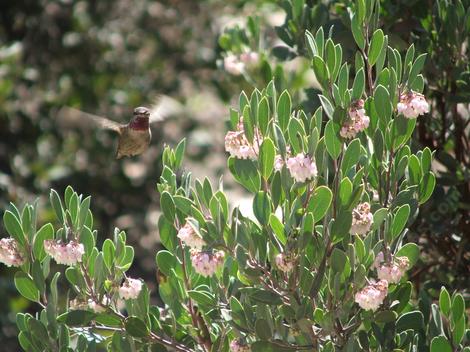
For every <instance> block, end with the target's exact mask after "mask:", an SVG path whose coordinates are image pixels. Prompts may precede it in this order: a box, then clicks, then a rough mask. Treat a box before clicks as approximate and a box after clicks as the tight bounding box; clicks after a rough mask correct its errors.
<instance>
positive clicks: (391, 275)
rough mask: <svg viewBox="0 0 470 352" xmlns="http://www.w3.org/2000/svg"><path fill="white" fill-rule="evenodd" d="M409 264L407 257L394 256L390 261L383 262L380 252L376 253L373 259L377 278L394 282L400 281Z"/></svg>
mask: <svg viewBox="0 0 470 352" xmlns="http://www.w3.org/2000/svg"><path fill="white" fill-rule="evenodd" d="M409 265H410V261H409V259H408V258H407V257H395V258H393V260H392V262H391V263H384V255H383V253H382V252H380V253H378V254H377V256H376V257H375V261H374V267H375V268H376V269H377V276H378V278H379V279H382V280H387V281H388V282H391V283H394V284H396V283H398V282H400V280H401V278H402V277H403V275H404V274H405V272H406V270H407V269H408V267H409Z"/></svg>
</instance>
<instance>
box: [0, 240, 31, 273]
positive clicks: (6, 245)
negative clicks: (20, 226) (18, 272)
mask: <svg viewBox="0 0 470 352" xmlns="http://www.w3.org/2000/svg"><path fill="white" fill-rule="evenodd" d="M25 261H26V260H25V258H24V257H23V255H22V254H21V253H20V250H19V248H18V242H17V241H16V240H15V239H13V238H11V237H9V238H2V239H1V240H0V262H1V263H3V264H5V265H6V266H21V265H23V264H24V263H25Z"/></svg>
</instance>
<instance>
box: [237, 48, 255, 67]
mask: <svg viewBox="0 0 470 352" xmlns="http://www.w3.org/2000/svg"><path fill="white" fill-rule="evenodd" d="M240 60H241V62H243V63H244V64H245V65H247V66H252V65H256V64H257V63H258V61H259V54H258V53H257V52H255V51H250V52H246V53H243V54H241V55H240Z"/></svg>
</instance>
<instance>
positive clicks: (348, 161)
mask: <svg viewBox="0 0 470 352" xmlns="http://www.w3.org/2000/svg"><path fill="white" fill-rule="evenodd" d="M360 156H361V142H360V141H359V139H357V138H356V139H354V140H352V141H351V142H350V143H349V144H348V146H347V148H346V151H345V152H344V156H343V161H342V163H341V171H342V173H343V175H346V173H347V172H348V171H349V169H350V168H352V167H353V166H355V165H356V164H357V162H358V160H359V157H360Z"/></svg>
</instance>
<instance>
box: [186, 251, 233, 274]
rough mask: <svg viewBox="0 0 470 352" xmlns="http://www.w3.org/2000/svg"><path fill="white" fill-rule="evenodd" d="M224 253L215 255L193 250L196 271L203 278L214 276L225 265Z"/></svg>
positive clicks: (192, 255) (220, 252)
mask: <svg viewBox="0 0 470 352" xmlns="http://www.w3.org/2000/svg"><path fill="white" fill-rule="evenodd" d="M224 256H225V255H224V252H222V251H218V252H215V253H208V252H201V251H198V250H195V249H193V250H191V263H192V265H193V268H194V270H195V271H196V272H197V273H198V274H200V275H202V276H206V277H208V276H212V275H214V273H215V272H216V271H217V269H218V268H219V267H220V266H222V264H223V263H224Z"/></svg>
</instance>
